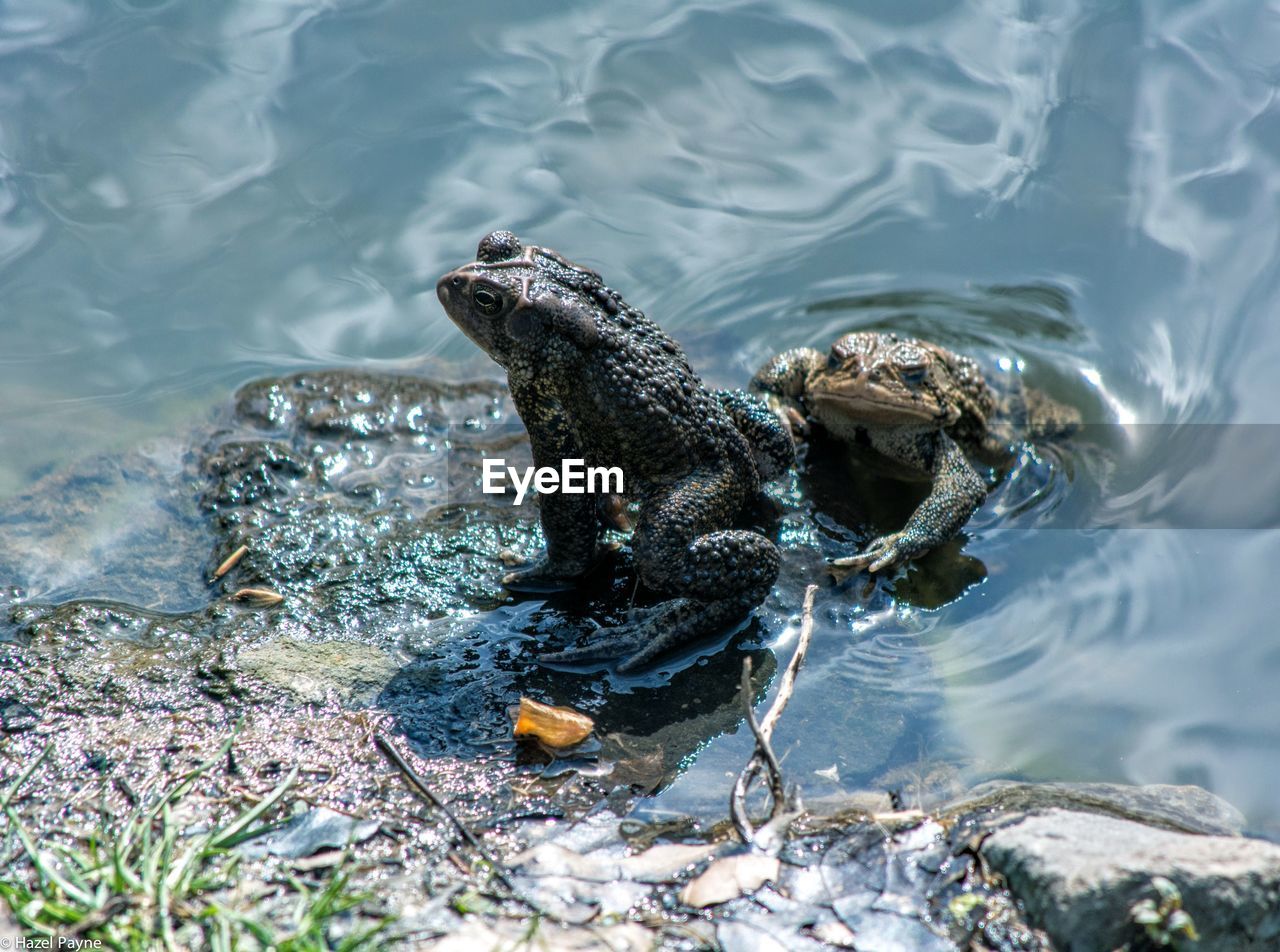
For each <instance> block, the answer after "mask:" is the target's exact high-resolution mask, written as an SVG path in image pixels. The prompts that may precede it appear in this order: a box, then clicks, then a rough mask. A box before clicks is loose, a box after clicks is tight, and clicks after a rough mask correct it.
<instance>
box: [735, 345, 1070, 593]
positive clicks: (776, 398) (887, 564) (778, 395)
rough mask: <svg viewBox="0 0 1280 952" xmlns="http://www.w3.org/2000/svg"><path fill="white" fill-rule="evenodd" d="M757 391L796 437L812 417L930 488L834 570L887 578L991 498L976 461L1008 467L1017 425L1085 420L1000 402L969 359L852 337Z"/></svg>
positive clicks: (1064, 410)
mask: <svg viewBox="0 0 1280 952" xmlns="http://www.w3.org/2000/svg"><path fill="white" fill-rule="evenodd" d="M751 386H752V389H753V390H755V391H758V392H762V393H764V394H766V395H767V396H768V399H769V400H770V402H771V403H772V404H773V405H774V407H775V409H778V410H779V411H781V412H783V413H785V415H787V416H788V417H789V418H790V419H791V420H792V421H793V423H794V424H796V425H797V428H798V429H801V428H803V425H804V421H805V419H806V416H807V418H808V420H812V421H813V422H814V423H816V424H818V425H819V426H821V427H822V428H823V429H825V430H827V431H828V432H830V433H832V434H833V435H834V436H836V437H838V438H840V439H842V440H844V441H845V442H848V443H851V444H855V445H863V446H869V447H871V448H872V449H873V450H875V451H876V452H877V453H879V454H881V455H882V456H884V457H887V458H888V459H890V460H892V461H894V462H895V463H897V464H899V465H901V466H902V467H904V468H905V469H907V470H908V471H910V472H911V473H914V474H916V475H922V476H924V477H926V478H928V479H929V480H930V481H931V482H932V488H931V490H930V492H929V495H928V497H927V498H926V499H925V500H924V502H922V503H921V504H920V506H919V507H918V508H917V509H916V511H915V512H914V513H912V515H911V518H910V519H908V520H907V524H906V525H905V526H904V527H903V528H902V530H901V531H899V532H894V533H891V534H889V535H885V536H881V537H880V538H878V539H875V540H873V541H872V542H871V543H870V545H868V546H867V548H866V549H865V550H864V551H863V552H861V553H860V554H858V555H856V556H852V557H850V558H844V559H836V560H834V561H833V563H832V564H833V565H834V566H836V567H837V568H839V569H841V570H843V571H847V572H854V571H860V570H862V569H866V570H867V571H870V572H879V571H882V570H884V569H889V568H892V567H894V566H896V565H899V564H901V563H902V562H905V561H907V560H908V559H911V558H914V557H916V556H918V555H921V554H923V553H924V552H927V551H928V550H929V549H931V548H933V547H934V546H937V545H939V544H941V543H943V542H946V541H947V540H948V539H950V538H952V537H953V536H955V535H956V534H957V533H958V532H959V531H960V529H961V527H962V526H963V525H964V524H965V522H967V521H968V519H969V517H970V516H972V515H973V513H974V511H975V510H976V509H977V508H978V506H980V505H981V504H982V501H983V499H985V498H986V493H987V486H986V482H985V480H984V479H983V477H982V476H980V475H979V473H978V471H977V470H976V469H975V468H974V466H973V464H972V463H971V462H970V458H971V457H972V458H973V459H977V460H978V461H979V462H980V463H982V464H983V465H985V466H999V465H1001V464H1002V463H1007V462H1008V461H1009V460H1010V459H1011V457H1012V451H1013V440H1014V430H1013V428H1012V426H1013V425H1020V426H1021V427H1023V428H1024V429H1025V428H1026V427H1027V425H1028V424H1030V425H1031V427H1033V428H1035V429H1037V430H1039V431H1040V432H1049V431H1051V430H1054V429H1069V428H1070V427H1071V426H1072V425H1073V424H1074V423H1077V422H1078V421H1079V417H1078V415H1077V414H1076V413H1075V411H1074V410H1072V409H1071V408H1069V407H1064V406H1061V405H1060V404H1057V403H1055V402H1054V401H1052V400H1050V399H1049V398H1048V397H1046V396H1044V395H1043V394H1039V393H1037V392H1035V391H1031V390H1027V391H1024V392H1022V393H1021V394H1020V399H1019V400H1017V401H1013V400H1011V399H1008V398H1001V397H999V396H997V394H996V392H995V391H994V390H993V389H992V388H991V386H990V385H989V384H988V382H987V380H986V378H985V377H984V376H983V374H982V370H981V368H980V367H979V366H978V364H977V363H976V362H975V361H974V360H972V359H971V358H969V357H965V356H963V355H960V354H955V353H952V352H951V351H949V350H947V349H945V348H943V347H939V346H938V345H937V344H932V343H930V342H928V341H923V340H917V339H914V338H907V337H900V336H898V335H897V334H884V333H872V332H860V333H853V334H846V335H845V336H844V337H841V338H840V339H839V340H837V341H836V342H835V343H834V344H833V345H832V347H831V352H830V353H829V354H822V353H819V352H818V351H816V350H811V349H809V348H804V347H802V348H797V349H795V350H789V351H787V352H785V353H782V354H779V355H778V356H777V357H774V358H773V360H771V361H769V363H768V364H766V365H765V366H764V367H763V368H761V370H760V371H759V372H758V373H757V374H756V376H755V378H754V379H753V380H752V384H751Z"/></svg>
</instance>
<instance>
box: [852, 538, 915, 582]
mask: <svg viewBox="0 0 1280 952" xmlns="http://www.w3.org/2000/svg"><path fill="white" fill-rule="evenodd" d="M928 549H929V546H928V545H925V544H923V543H921V542H920V541H919V540H913V539H911V538H910V537H909V536H908V534H907V533H906V532H891V533H889V534H888V535H882V536H880V537H879V538H878V539H873V540H872V541H871V544H870V545H868V546H867V547H866V548H865V549H863V550H862V551H861V552H859V553H858V554H857V555H850V556H846V557H844V558H841V559H831V560H830V561H829V562H828V564H829V565H830V566H831V574H832V575H834V576H835V577H836V578H838V579H842V578H845V577H847V576H849V575H852V574H854V573H855V572H861V571H863V570H864V569H865V570H866V571H868V572H871V573H872V574H874V573H876V572H880V571H883V570H885V569H891V568H893V567H894V566H897V565H901V564H902V563H903V562H906V561H907V560H909V559H913V558H915V557H916V556H917V555H922V554H923V553H925V552H926V551H928Z"/></svg>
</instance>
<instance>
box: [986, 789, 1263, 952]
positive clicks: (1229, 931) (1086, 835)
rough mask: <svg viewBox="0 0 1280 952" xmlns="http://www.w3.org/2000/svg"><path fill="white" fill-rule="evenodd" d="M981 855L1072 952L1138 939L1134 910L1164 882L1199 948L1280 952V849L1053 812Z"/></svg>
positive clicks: (995, 838)
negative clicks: (1177, 897) (1155, 881)
mask: <svg viewBox="0 0 1280 952" xmlns="http://www.w3.org/2000/svg"><path fill="white" fill-rule="evenodd" d="M982 855H983V856H984V857H985V858H986V859H987V861H988V863H990V865H991V866H992V868H994V869H995V870H997V871H999V872H1000V873H1003V874H1004V876H1005V878H1006V879H1007V880H1008V882H1009V886H1010V888H1011V889H1012V891H1013V893H1014V894H1015V895H1016V896H1018V898H1020V899H1021V900H1022V901H1023V902H1024V903H1025V904H1026V908H1027V913H1028V917H1029V918H1030V919H1031V920H1032V921H1033V922H1035V923H1037V924H1039V925H1040V926H1042V927H1043V928H1044V929H1045V931H1046V932H1048V933H1049V935H1050V937H1051V938H1052V939H1053V941H1054V943H1055V945H1056V946H1057V947H1058V948H1060V949H1062V950H1064V952H1073V950H1074V952H1083V950H1089V952H1093V950H1099V949H1102V950H1105V949H1114V948H1117V947H1118V946H1120V945H1122V944H1123V943H1125V942H1126V941H1133V940H1135V939H1137V938H1138V937H1139V936H1140V935H1141V931H1140V929H1139V927H1138V926H1136V925H1135V924H1134V923H1132V922H1131V921H1130V918H1129V916H1130V909H1131V907H1132V906H1133V904H1134V903H1135V902H1138V901H1139V900H1142V899H1145V898H1148V897H1153V896H1154V890H1153V887H1152V878H1153V877H1156V876H1163V877H1165V878H1167V879H1169V880H1170V881H1172V882H1173V883H1174V884H1175V885H1176V886H1177V887H1178V889H1179V890H1180V891H1181V894H1182V907H1183V908H1184V909H1185V910H1186V911H1187V912H1188V913H1189V914H1190V915H1191V917H1192V919H1193V920H1194V922H1195V926H1196V929H1197V930H1198V931H1199V933H1200V936H1201V943H1200V946H1199V947H1200V948H1202V949H1213V950H1214V952H1244V950H1263V949H1276V948H1280V846H1276V845H1275V844H1272V843H1267V842H1265V841H1262V840H1252V839H1246V838H1243V837H1228V836H1202V835H1196V834H1188V833H1178V832H1173V831H1169V830H1160V829H1154V828H1152V827H1149V826H1145V825H1143V824H1140V823H1135V822H1132V821H1129V820H1121V819H1117V818H1115V817H1109V816H1101V815H1097V814H1090V813H1080V812H1074V811H1069V810H1060V809H1051V810H1048V811H1046V812H1044V813H1042V814H1039V815H1035V816H1030V817H1027V818H1025V819H1023V820H1021V821H1020V822H1018V823H1015V824H1013V825H1011V826H1008V827H1005V828H1004V829H1000V830H997V831H995V832H994V833H992V834H991V835H990V836H989V837H987V839H986V841H985V842H984V843H983V845H982Z"/></svg>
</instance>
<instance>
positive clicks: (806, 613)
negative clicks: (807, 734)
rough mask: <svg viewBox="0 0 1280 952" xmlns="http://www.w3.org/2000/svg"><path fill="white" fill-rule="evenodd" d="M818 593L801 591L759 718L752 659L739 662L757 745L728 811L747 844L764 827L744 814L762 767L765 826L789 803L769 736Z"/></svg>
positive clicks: (789, 688) (809, 630)
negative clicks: (787, 651)
mask: <svg viewBox="0 0 1280 952" xmlns="http://www.w3.org/2000/svg"><path fill="white" fill-rule="evenodd" d="M817 593H818V586H816V585H810V586H809V587H808V588H806V589H805V591H804V608H803V610H802V614H801V619H800V637H799V639H798V640H797V642H796V650H795V653H794V654H793V655H792V656H791V661H790V662H789V663H788V664H787V669H786V671H784V672H783V673H782V680H781V681H780V682H779V684H778V696H777V697H775V698H774V699H773V704H772V705H771V706H770V707H769V710H768V711H767V712H765V715H764V718H763V719H762V720H760V721H757V720H756V715H755V711H754V710H753V709H752V706H751V659H750V658H747V659H745V660H744V661H743V663H742V705H743V707H744V708H745V709H746V715H747V725H748V726H749V727H750V728H751V733H752V735H753V736H754V737H755V741H756V749H755V752H754V753H753V754H752V755H751V759H750V760H749V761H747V764H746V766H745V767H743V768H742V772H741V773H740V774H738V779H737V780H736V781H735V782H734V785H733V793H732V794H731V795H730V797H729V813H730V815H731V816H732V817H733V825H734V828H735V829H737V831H738V836H739V837H741V838H742V842H744V843H746V844H748V845H752V844H755V843H756V842H757V837H758V834H759V833H760V830H762V829H763V828H764V827H763V826H761V827H755V826H753V825H752V823H751V818H750V817H749V816H747V791H748V789H750V787H751V784H752V783H753V782H754V781H755V779H756V777H758V776H759V775H760V773H761V771H764V773H765V774H766V776H767V778H768V782H769V795H770V798H771V800H772V803H771V804H770V808H769V819H768V820H767V821H766V822H765V824H764V826H768V824H769V823H772V822H773V821H774V820H776V819H777V818H778V817H779V815H780V814H781V813H782V812H783V811H784V810H786V809H788V808H789V807H790V804H789V802H788V801H789V800H790V799H791V798H789V797H788V796H787V793H786V787H785V785H784V784H783V781H782V768H781V767H780V766H779V765H778V758H777V756H776V755H775V754H774V752H773V747H772V746H771V745H770V739H771V738H772V736H773V729H774V727H776V726H777V723H778V718H780V717H781V716H782V712H783V710H785V709H786V706H787V702H788V701H790V700H791V695H792V693H793V692H794V691H795V685H796V673H797V672H798V671H799V670H800V665H802V664H803V663H804V658H805V654H806V653H807V652H808V651H809V641H810V639H811V638H812V636H813V600H814V597H815V596H816V595H817Z"/></svg>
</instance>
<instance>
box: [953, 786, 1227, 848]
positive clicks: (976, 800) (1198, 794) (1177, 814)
mask: <svg viewBox="0 0 1280 952" xmlns="http://www.w3.org/2000/svg"><path fill="white" fill-rule="evenodd" d="M1050 807H1062V808H1064V809H1068V810H1078V811H1081V812H1084V813H1101V814H1105V815H1108V816H1114V817H1118V818H1120V819H1127V820H1135V821H1137V822H1139V823H1145V824H1147V825H1149V826H1157V827H1162V828H1164V829H1169V830H1182V831H1185V832H1188V833H1216V834H1221V835H1231V834H1238V833H1239V832H1240V831H1241V830H1243V829H1244V814H1242V813H1241V812H1240V811H1239V810H1237V809H1236V808H1235V807H1233V806H1232V805H1231V804H1229V803H1227V801H1226V800H1223V799H1222V798H1221V797H1218V796H1214V795H1213V794H1212V793H1210V792H1209V791H1208V790H1205V789H1204V788H1203V787H1196V786H1191V785H1186V786H1175V785H1172V784H1164V783H1153V784H1147V785H1145V786H1134V785H1132V784H1126V783H1020V782H1016V781H1012V780H991V781H988V782H987V783H982V784H979V785H978V786H976V787H974V788H973V789H971V790H969V791H968V792H967V793H966V794H964V795H963V796H961V797H958V798H956V799H955V800H953V801H951V802H950V803H949V804H947V805H946V807H944V812H946V813H950V814H953V815H954V814H972V813H978V812H981V811H983V810H988V811H992V812H993V813H995V814H996V815H997V816H998V817H999V818H1000V820H1001V821H1007V820H1008V819H1009V818H1010V817H1012V816H1015V815H1017V814H1023V813H1033V812H1035V811H1036V810H1043V809H1048V808H1050Z"/></svg>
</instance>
